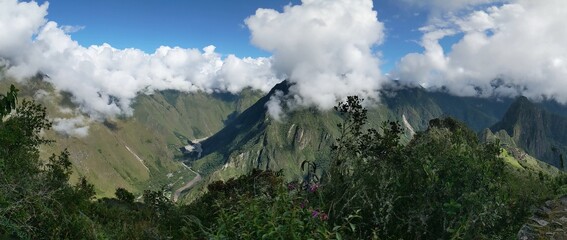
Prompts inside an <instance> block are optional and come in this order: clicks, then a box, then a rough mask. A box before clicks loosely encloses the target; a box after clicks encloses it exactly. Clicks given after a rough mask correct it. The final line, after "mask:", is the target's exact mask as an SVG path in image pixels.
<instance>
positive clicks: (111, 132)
mask: <svg viewBox="0 0 567 240" xmlns="http://www.w3.org/2000/svg"><path fill="white" fill-rule="evenodd" d="M0 78H4V79H2V80H1V81H0V89H5V88H6V87H7V86H9V85H10V84H12V83H16V82H15V81H14V80H13V79H7V78H6V77H2V76H0ZM16 85H17V87H18V88H19V89H20V94H19V95H20V99H25V98H28V99H29V98H35V99H36V101H38V102H39V103H41V104H42V105H44V106H45V107H46V108H47V112H48V117H49V118H51V119H55V118H62V119H74V118H79V119H83V120H86V121H88V117H86V116H83V115H82V114H80V113H79V112H78V111H77V110H76V109H78V106H76V105H75V104H73V102H72V101H71V98H72V96H71V95H70V94H67V93H64V92H63V93H59V92H57V91H56V90H55V89H53V87H52V86H51V85H50V84H49V83H47V82H45V81H42V78H41V76H38V77H36V78H33V79H30V80H28V81H26V84H17V83H16ZM260 96H261V94H260V93H258V92H256V91H252V90H245V91H243V92H242V94H240V95H232V94H226V93H213V94H208V93H203V92H195V93H189V94H187V93H180V92H176V91H161V92H155V93H154V94H152V95H140V96H139V97H137V99H136V101H135V103H134V105H133V108H134V115H133V116H132V117H117V118H116V119H106V120H104V121H93V122H90V123H88V126H89V129H88V135H87V136H84V137H80V136H74V135H72V134H65V133H61V132H55V131H53V130H51V131H47V132H46V135H47V137H48V138H50V139H54V140H56V141H55V143H54V144H52V145H49V146H48V147H44V148H43V149H42V153H43V154H45V155H50V154H52V153H57V152H60V151H62V150H63V149H67V150H68V151H69V152H70V154H71V160H72V163H73V176H72V179H73V181H76V180H77V179H78V178H79V177H86V178H87V180H88V181H89V182H91V183H93V184H94V185H95V188H96V191H97V195H98V196H99V197H102V196H112V195H113V194H114V191H115V189H116V188H117V187H123V188H126V189H128V190H129V191H131V192H134V193H141V192H142V191H143V190H144V189H156V188H161V187H162V186H164V185H165V186H168V187H169V188H171V189H172V191H174V190H175V189H176V188H178V187H181V186H182V185H184V184H185V183H186V182H188V181H190V180H191V179H193V177H194V176H195V174H194V173H193V172H191V171H189V170H188V169H187V168H186V166H184V165H183V164H182V163H180V162H179V161H178V159H179V158H180V157H181V156H182V155H181V153H179V151H178V147H179V146H181V145H186V144H187V141H188V140H193V139H198V138H205V137H208V136H210V135H212V134H213V133H215V132H217V131H218V130H220V129H221V128H223V127H224V126H225V124H228V123H230V121H232V120H233V119H234V118H235V116H236V115H238V114H239V113H240V112H241V111H243V109H246V108H248V107H249V105H251V104H252V103H254V102H256V100H257V99H258V98H259V97H260Z"/></svg>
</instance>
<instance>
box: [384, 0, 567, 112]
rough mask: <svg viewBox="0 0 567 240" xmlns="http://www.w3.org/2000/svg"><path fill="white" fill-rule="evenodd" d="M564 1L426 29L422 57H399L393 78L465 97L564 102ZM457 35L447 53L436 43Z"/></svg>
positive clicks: (521, 2) (527, 2)
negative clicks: (527, 98)
mask: <svg viewBox="0 0 567 240" xmlns="http://www.w3.org/2000/svg"><path fill="white" fill-rule="evenodd" d="M565 16H567V1H564V0H540V1H531V0H517V1H513V2H512V3H508V4H504V5H502V6H492V7H488V8H486V9H484V10H478V11H473V12H471V13H469V14H466V15H464V16H452V17H450V18H447V19H446V20H448V21H449V24H445V25H443V26H436V25H432V26H427V27H424V28H423V29H422V31H423V32H424V35H423V38H422V40H421V44H422V46H423V47H424V49H425V50H424V52H423V53H412V54H409V55H407V56H405V57H404V58H402V59H401V60H400V62H399V64H398V66H397V69H396V70H395V71H394V74H393V75H394V76H395V77H396V78H400V79H401V80H403V81H406V82H411V83H415V84H418V85H421V86H425V87H428V88H445V89H447V90H448V91H450V92H451V93H454V94H457V95H465V96H517V95H525V96H528V97H530V98H532V99H542V98H553V99H556V100H558V101H559V102H561V103H567V80H566V78H565V76H567V45H566V44H565V42H567V28H565V19H566V18H565ZM456 34H462V35H463V37H462V38H461V39H460V40H459V41H458V42H457V43H455V44H454V45H452V46H451V48H450V50H449V51H447V52H446V51H445V50H444V49H443V47H442V46H441V44H440V40H441V39H443V38H445V37H447V36H454V35H456Z"/></svg>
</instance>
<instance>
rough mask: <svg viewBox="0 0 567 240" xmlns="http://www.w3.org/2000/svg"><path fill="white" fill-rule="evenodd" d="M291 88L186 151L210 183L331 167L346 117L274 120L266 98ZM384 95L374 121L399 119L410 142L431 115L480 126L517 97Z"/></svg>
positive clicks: (408, 91)
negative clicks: (308, 166)
mask: <svg viewBox="0 0 567 240" xmlns="http://www.w3.org/2000/svg"><path fill="white" fill-rule="evenodd" d="M289 87H290V85H289V83H288V82H287V81H284V82H282V83H280V84H278V85H276V86H275V87H274V88H273V89H272V91H270V93H269V94H267V95H266V96H264V97H262V98H260V99H259V100H258V102H256V103H255V104H254V105H252V106H251V107H250V108H248V109H247V110H245V111H244V112H243V113H242V114H240V115H239V116H238V117H237V118H235V119H234V120H233V121H232V122H231V123H230V124H228V125H227V126H226V127H225V128H223V129H222V130H220V131H219V132H218V133H216V134H215V135H213V136H211V137H210V138H208V139H206V140H204V141H202V142H201V143H200V145H201V147H202V152H201V157H196V155H187V156H186V159H187V160H188V161H187V162H188V164H190V165H192V166H193V168H194V169H195V170H197V171H199V172H200V173H202V174H203V175H205V176H208V178H207V181H204V183H206V182H211V181H214V180H227V179H229V178H232V177H237V176H241V175H243V174H246V173H248V172H250V171H252V169H254V168H259V169H271V170H280V169H283V170H284V171H285V172H284V174H285V176H286V177H287V178H288V179H297V178H299V177H300V176H301V175H302V170H301V168H300V166H301V163H303V162H304V161H309V162H312V163H315V164H316V165H317V166H318V168H319V169H320V170H321V169H326V167H327V165H328V162H329V158H330V147H331V145H332V144H333V143H334V141H335V139H336V138H337V136H338V128H337V124H338V123H340V122H341V121H342V120H341V117H340V116H339V115H338V114H337V113H335V112H334V111H319V110H317V109H315V108H306V109H295V110H294V111H287V112H286V117H285V118H284V120H282V121H276V120H274V119H273V118H271V117H270V116H269V115H268V114H267V110H266V103H267V102H268V101H269V100H270V98H271V97H272V96H273V95H274V94H275V92H276V91H281V92H283V93H284V95H285V93H287V92H288V89H289ZM382 95H383V96H384V97H383V98H382V99H381V101H380V103H379V104H376V105H372V106H370V107H369V109H368V119H369V121H368V126H369V127H373V128H377V129H379V128H380V127H381V126H382V123H383V122H384V121H387V120H394V121H398V122H400V124H402V126H403V127H404V128H405V135H404V136H403V137H402V141H404V142H408V141H409V140H410V139H411V138H412V135H413V133H412V132H417V131H423V130H425V129H427V127H428V124H429V120H431V119H434V118H439V117H443V116H451V117H454V118H456V119H459V120H461V121H463V122H464V123H466V124H467V125H469V126H473V127H474V129H475V130H476V131H480V130H481V129H485V128H487V127H489V126H491V125H493V124H495V123H496V122H498V120H499V119H501V117H502V116H503V115H504V113H505V112H506V109H507V108H508V106H509V105H510V104H511V102H512V101H511V100H506V99H505V100H499V99H481V98H472V97H471V98H463V97H456V96H452V95H449V94H447V93H441V92H437V93H431V92H427V91H426V90H425V89H422V88H391V89H387V90H385V91H384V93H383V94H382ZM197 191H198V190H197Z"/></svg>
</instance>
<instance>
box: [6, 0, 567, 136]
mask: <svg viewBox="0 0 567 240" xmlns="http://www.w3.org/2000/svg"><path fill="white" fill-rule="evenodd" d="M566 20H567V1H565V0H538V1H533V0H451V1H447V0H376V1H372V0H293V1H289V0H231V1H226V0H223V1H221V0H195V1H158V0H138V1H132V0H121V1H110V0H98V1H84V0H75V1H70V0H53V1H50V2H48V1H44V0H38V1H19V0H0V65H4V69H6V70H5V74H7V75H10V76H12V77H14V78H16V79H19V80H21V81H25V79H27V78H29V77H31V76H35V75H37V74H38V73H41V74H44V75H46V76H48V77H47V78H46V81H49V82H50V83H52V84H53V85H54V87H55V88H56V89H57V90H60V91H66V92H69V93H71V94H72V96H73V97H72V101H74V102H75V103H76V104H77V105H79V106H80V109H79V110H77V111H76V112H73V114H74V115H73V116H74V118H69V119H60V120H59V121H58V122H57V124H58V125H57V126H63V127H61V129H71V128H73V127H76V129H80V128H81V127H83V126H82V125H81V123H85V122H88V121H100V120H103V119H107V118H114V117H117V116H131V115H132V114H133V111H134V110H133V109H132V107H131V105H132V103H133V102H134V101H135V99H136V96H138V95H139V94H151V93H153V92H155V91H160V90H165V89H173V90H178V91H183V92H194V91H204V92H219V91H220V92H230V93H235V94H236V93H238V92H240V91H241V90H242V89H244V88H252V89H257V90H260V91H264V92H268V91H269V90H270V89H271V88H272V87H273V86H274V85H275V84H277V83H278V82H281V81H283V80H285V79H287V80H289V81H290V82H291V83H293V86H292V87H291V89H290V91H289V93H288V94H286V95H284V94H283V93H278V94H275V95H274V96H273V97H272V99H271V100H270V102H269V103H268V104H267V108H268V111H269V112H270V113H271V115H272V116H273V117H274V118H275V119H278V120H285V111H284V109H294V108H298V107H305V106H315V107H318V108H320V109H322V110H326V109H330V108H332V106H334V105H335V103H336V102H337V101H339V100H341V99H344V98H345V97H346V96H348V95H359V96H361V97H363V98H365V99H369V100H377V99H379V97H380V90H381V89H383V88H384V86H386V85H388V84H391V83H392V82H393V81H396V82H397V83H402V84H403V85H407V86H420V87H423V88H426V89H428V90H431V91H446V92H449V93H451V94H454V95H458V96H477V97H515V96H518V95H524V96H527V97H529V98H531V99H533V100H541V99H555V100H557V101H558V102H560V103H567V79H565V77H564V76H567V45H565V42H567V28H566V27H565V22H566ZM61 111H62V112H69V111H68V110H66V109H62V110H61ZM83 125H84V124H83ZM76 129H75V130H76ZM79 132H85V131H83V130H81V131H79Z"/></svg>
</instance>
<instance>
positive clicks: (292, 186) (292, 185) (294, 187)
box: [287, 182, 297, 191]
mask: <svg viewBox="0 0 567 240" xmlns="http://www.w3.org/2000/svg"><path fill="white" fill-rule="evenodd" d="M296 188H297V186H295V183H293V182H291V183H289V184H287V190H288V191H293V190H295V189H296Z"/></svg>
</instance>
